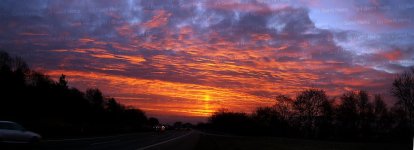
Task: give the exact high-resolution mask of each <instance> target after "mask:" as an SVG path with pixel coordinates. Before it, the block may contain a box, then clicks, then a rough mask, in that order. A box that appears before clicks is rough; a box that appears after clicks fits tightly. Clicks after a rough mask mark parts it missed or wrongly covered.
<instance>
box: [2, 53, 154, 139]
mask: <svg viewBox="0 0 414 150" xmlns="http://www.w3.org/2000/svg"><path fill="white" fill-rule="evenodd" d="M0 120H11V121H15V122H18V123H20V124H23V126H25V127H26V128H28V129H30V130H33V131H35V132H38V133H41V134H42V135H43V136H46V137H53V136H79V135H97V134H111V133H122V132H132V131H142V130H147V129H150V128H151V126H153V125H155V124H158V120H157V119H156V118H148V117H147V116H146V115H145V113H144V112H143V111H142V110H140V109H136V108H133V107H128V106H125V105H122V104H121V103H119V102H118V101H117V100H115V99H114V98H112V97H107V96H104V94H103V93H102V92H101V91H100V90H99V89H97V88H91V89H87V90H86V91H85V92H82V91H80V90H78V89H76V88H71V87H68V81H67V80H66V76H65V75H63V74H62V76H60V78H59V80H58V81H54V80H52V79H51V78H50V77H49V76H47V75H45V74H43V73H40V72H37V71H35V70H32V69H30V68H29V67H28V65H27V64H26V62H25V61H23V60H22V59H21V58H20V57H12V56H10V55H9V54H8V53H6V52H2V51H0Z"/></svg>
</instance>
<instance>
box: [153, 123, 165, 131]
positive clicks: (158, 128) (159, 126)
mask: <svg viewBox="0 0 414 150" xmlns="http://www.w3.org/2000/svg"><path fill="white" fill-rule="evenodd" d="M154 129H155V131H157V132H164V131H165V129H166V128H165V126H164V125H156V126H154Z"/></svg>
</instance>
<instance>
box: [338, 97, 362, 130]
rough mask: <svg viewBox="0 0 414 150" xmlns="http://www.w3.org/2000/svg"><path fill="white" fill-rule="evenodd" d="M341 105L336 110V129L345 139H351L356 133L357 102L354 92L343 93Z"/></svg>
mask: <svg viewBox="0 0 414 150" xmlns="http://www.w3.org/2000/svg"><path fill="white" fill-rule="evenodd" d="M340 100H341V104H340V105H339V106H338V108H337V120H338V122H337V127H338V131H337V132H339V134H340V135H341V136H345V137H352V136H354V135H355V134H356V133H357V121H358V112H357V101H358V96H357V94H356V93H355V92H353V91H351V92H347V93H344V94H343V95H342V96H341V98H340Z"/></svg>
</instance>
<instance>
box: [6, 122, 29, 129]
mask: <svg viewBox="0 0 414 150" xmlns="http://www.w3.org/2000/svg"><path fill="white" fill-rule="evenodd" d="M0 129H7V130H24V128H23V127H22V126H20V125H18V124H15V123H9V122H0Z"/></svg>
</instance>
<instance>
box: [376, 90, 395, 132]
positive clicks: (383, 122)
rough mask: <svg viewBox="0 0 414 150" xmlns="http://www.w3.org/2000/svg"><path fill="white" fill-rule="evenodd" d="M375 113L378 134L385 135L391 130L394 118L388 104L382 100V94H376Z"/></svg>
mask: <svg viewBox="0 0 414 150" xmlns="http://www.w3.org/2000/svg"><path fill="white" fill-rule="evenodd" d="M373 114H374V123H373V124H374V127H373V130H375V131H376V132H377V133H378V134H380V135H377V137H378V136H383V135H385V134H386V133H389V132H390V131H391V125H392V123H393V122H392V118H391V116H390V114H389V110H388V108H387V105H386V104H385V102H384V100H382V97H381V95H378V94H377V95H375V98H374V103H373Z"/></svg>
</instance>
